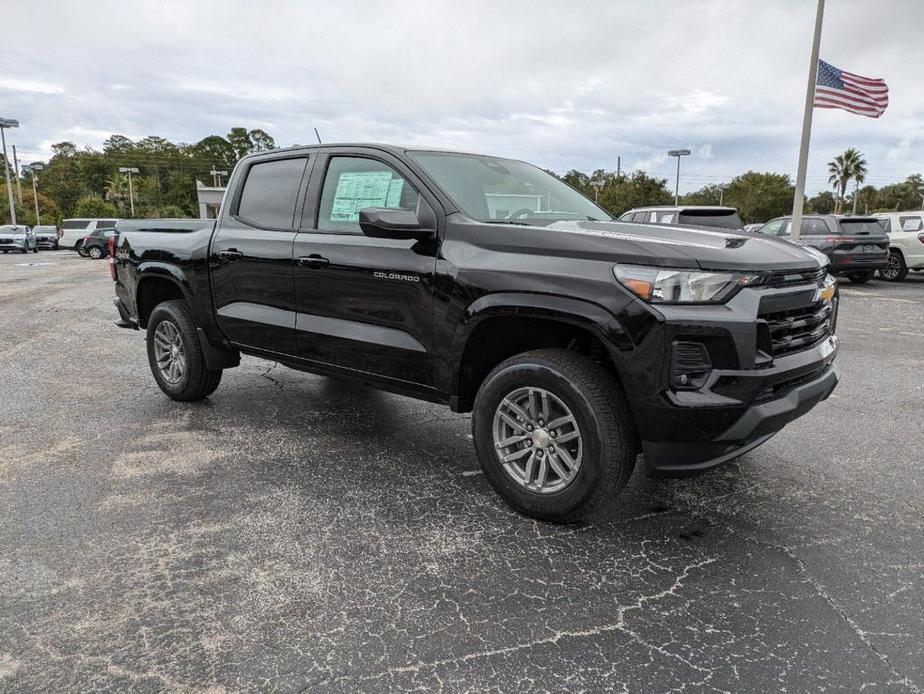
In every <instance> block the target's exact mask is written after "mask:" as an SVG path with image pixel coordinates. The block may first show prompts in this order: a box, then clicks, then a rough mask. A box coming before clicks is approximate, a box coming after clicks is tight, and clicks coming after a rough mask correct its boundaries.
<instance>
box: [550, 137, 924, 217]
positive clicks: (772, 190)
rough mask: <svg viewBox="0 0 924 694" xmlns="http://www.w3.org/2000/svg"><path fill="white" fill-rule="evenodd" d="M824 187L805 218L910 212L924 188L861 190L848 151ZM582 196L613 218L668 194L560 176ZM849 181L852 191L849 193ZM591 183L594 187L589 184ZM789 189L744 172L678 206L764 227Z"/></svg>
mask: <svg viewBox="0 0 924 694" xmlns="http://www.w3.org/2000/svg"><path fill="white" fill-rule="evenodd" d="M828 173H829V183H830V184H831V185H832V187H833V190H834V192H831V191H822V192H820V193H818V194H817V195H815V196H813V197H810V198H807V199H806V201H805V209H804V212H806V213H810V214H811V213H814V214H833V213H840V212H844V211H850V212H855V213H858V214H870V213H873V212H886V211H896V210H912V209H918V208H920V207H921V196H920V194H919V189H920V188H921V186H924V178H922V176H921V175H920V174H912V175H911V176H908V178H906V179H905V180H904V181H900V182H897V183H892V184H889V185H886V186H882V187H881V188H877V187H875V186H872V185H866V186H862V187H861V184H862V183H863V182H864V181H865V178H866V173H867V170H866V161H865V160H864V159H863V155H862V154H860V152H858V151H857V150H856V149H853V148H851V149H848V150H847V151H845V152H844V154H841V155H838V156H837V157H835V158H834V159H833V160H832V161H831V162H829V164H828ZM561 178H562V180H564V181H565V182H566V183H568V184H569V185H571V186H573V187H574V188H577V189H578V190H580V191H581V192H582V193H584V195H586V196H587V197H589V198H591V199H594V196H595V195H596V196H597V200H598V202H599V204H600V206H601V207H603V208H604V209H605V210H606V211H607V212H609V213H610V214H613V215H617V216H618V215H620V214H622V213H623V212H625V211H626V210H630V209H632V208H633V207H640V206H643V205H670V204H673V202H674V195H673V193H672V192H671V190H670V188H669V186H668V179H666V178H653V177H651V176H649V175H647V174H646V173H644V172H642V171H635V172H633V173H629V174H626V173H616V172H613V171H605V170H603V169H598V170H596V171H594V172H592V173H589V174H588V173H583V172H581V171H576V170H571V171H569V172H568V173H566V174H564V175H563V176H562V177H561ZM851 181H852V182H853V183H854V186H853V190H852V191H851V190H849V188H850V185H849V184H850V183H851ZM594 184H596V185H594ZM794 195H795V186H794V185H793V182H792V179H791V178H790V177H789V176H787V175H785V174H778V173H770V172H765V173H759V172H757V171H748V172H746V173H743V174H741V175H740V176H736V177H734V178H733V179H731V180H730V181H729V182H728V183H724V184H718V183H716V184H710V185H706V186H703V187H702V188H700V189H699V190H696V191H693V192H691V193H687V194H686V195H681V196H680V203H681V204H683V205H719V204H720V203H721V204H724V205H726V206H729V207H736V208H737V209H738V213H739V215H740V216H741V219H742V221H743V222H744V223H745V224H751V223H757V222H766V221H767V220H769V219H773V218H774V217H780V216H783V215H788V214H790V213H791V212H792V201H793V196H794Z"/></svg>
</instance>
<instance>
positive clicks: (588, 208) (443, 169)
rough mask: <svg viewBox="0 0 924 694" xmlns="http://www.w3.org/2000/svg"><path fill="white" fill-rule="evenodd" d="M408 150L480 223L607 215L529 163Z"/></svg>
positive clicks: (548, 221) (542, 221) (593, 218)
mask: <svg viewBox="0 0 924 694" xmlns="http://www.w3.org/2000/svg"><path fill="white" fill-rule="evenodd" d="M409 154H410V156H411V158H412V159H414V160H415V161H416V162H417V163H418V164H420V165H421V166H422V167H423V169H424V170H425V171H426V172H427V173H428V174H429V175H430V176H431V177H432V178H433V180H435V181H436V182H437V184H439V186H440V187H441V188H442V189H443V190H444V191H445V192H446V194H447V195H448V196H449V197H450V198H452V200H453V202H454V203H455V204H456V205H457V206H458V207H459V209H461V210H462V211H463V212H464V213H465V214H467V215H468V216H469V217H471V218H472V219H476V220H478V221H481V222H492V223H497V224H501V223H507V224H551V223H552V222H557V221H561V220H565V219H580V220H591V221H602V220H606V221H609V220H611V219H612V217H610V215H609V214H607V213H606V212H605V211H604V210H603V209H601V208H600V207H597V206H596V205H595V204H593V203H592V202H591V201H590V200H588V199H587V198H585V197H584V196H583V195H581V194H580V193H578V192H577V191H576V190H573V189H572V188H571V187H569V186H568V185H567V184H565V183H563V182H562V181H559V180H558V179H557V178H555V177H554V176H552V175H551V174H549V173H546V172H545V171H543V170H542V169H540V168H537V167H535V166H532V165H531V164H526V163H524V162H521V161H514V160H512V159H499V158H497V157H483V156H477V155H473V154H447V153H445V152H410V153H409Z"/></svg>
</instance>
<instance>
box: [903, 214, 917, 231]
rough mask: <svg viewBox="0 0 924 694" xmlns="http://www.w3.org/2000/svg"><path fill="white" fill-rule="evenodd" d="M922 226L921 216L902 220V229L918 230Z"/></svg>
mask: <svg viewBox="0 0 924 694" xmlns="http://www.w3.org/2000/svg"><path fill="white" fill-rule="evenodd" d="M920 228H921V218H920V217H905V218H904V219H903V220H902V231H918V230H919V229H920Z"/></svg>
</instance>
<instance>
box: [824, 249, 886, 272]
mask: <svg viewBox="0 0 924 694" xmlns="http://www.w3.org/2000/svg"><path fill="white" fill-rule="evenodd" d="M888 264H889V254H888V253H883V254H882V255H874V256H873V257H868V256H864V255H847V256H835V257H833V258H832V259H831V265H830V270H831V272H837V273H845V272H862V271H864V270H881V269H882V268H884V267H886V266H887V265H888Z"/></svg>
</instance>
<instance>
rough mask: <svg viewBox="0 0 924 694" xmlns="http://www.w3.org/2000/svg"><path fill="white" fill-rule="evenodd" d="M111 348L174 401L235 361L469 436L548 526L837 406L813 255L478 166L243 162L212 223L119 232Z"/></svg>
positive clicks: (352, 152)
mask: <svg viewBox="0 0 924 694" xmlns="http://www.w3.org/2000/svg"><path fill="white" fill-rule="evenodd" d="M116 228H117V231H118V234H117V235H116V236H114V237H113V238H112V240H111V241H110V244H111V246H110V253H109V256H110V260H109V262H110V270H111V274H112V278H113V280H114V281H115V290H116V296H117V298H116V300H115V303H116V307H117V308H118V311H119V314H120V320H119V322H118V325H120V326H121V327H126V328H135V329H138V328H141V329H143V330H145V331H146V342H147V356H148V361H149V363H150V367H151V371H152V373H153V376H154V379H155V380H156V381H157V384H158V385H159V386H160V388H161V390H163V392H164V393H165V394H166V395H167V396H168V397H170V398H173V399H174V400H180V401H188V400H198V399H201V398H205V397H207V396H209V395H210V394H211V393H212V392H213V391H215V389H216V388H217V387H218V384H219V381H220V380H221V376H222V371H223V370H224V369H227V368H231V367H234V366H237V365H238V363H239V361H240V355H241V354H247V355H251V356H255V357H260V358H263V359H269V360H273V361H276V362H279V363H281V364H283V365H285V366H288V367H291V368H293V369H298V370H302V371H309V372H314V373H318V374H324V375H328V376H333V377H337V378H344V379H352V380H355V381H359V382H362V383H365V384H368V385H369V386H372V387H375V388H380V389H384V390H387V391H391V392H395V393H400V394H403V395H407V396H411V397H415V398H420V399H424V400H428V401H432V402H435V403H441V404H444V405H448V406H449V407H450V408H451V409H452V410H454V411H456V412H468V411H471V412H472V413H473V414H472V431H473V438H474V445H475V450H476V453H477V457H478V459H479V462H480V464H481V466H482V468H483V470H484V473H485V475H486V477H487V479H488V480H489V482H490V483H491V485H492V486H493V487H494V489H496V490H497V492H499V493H500V495H501V496H502V497H503V498H504V499H505V500H506V501H507V502H508V503H509V504H510V505H512V506H513V507H514V508H516V509H517V510H519V511H520V512H522V513H525V514H527V515H530V516H533V517H536V518H540V519H544V520H550V521H558V522H569V521H574V520H576V519H579V518H581V517H584V516H587V515H588V514H590V513H591V512H593V511H595V510H596V509H598V508H600V507H601V505H603V504H605V502H608V501H609V500H611V499H613V498H615V497H616V495H617V493H618V492H619V490H620V489H621V488H622V487H623V486H624V485H625V484H626V482H627V480H628V479H629V475H630V473H631V472H632V471H633V468H634V466H635V465H636V461H637V458H638V457H639V454H640V453H641V454H642V460H643V465H644V466H645V469H646V470H647V472H648V473H649V474H652V475H682V474H687V473H692V472H695V471H699V470H704V469H706V468H710V467H712V466H714V465H717V464H720V463H722V462H724V461H728V460H731V459H733V458H735V457H737V456H739V455H741V454H742V453H744V452H746V451H749V450H751V449H753V448H755V447H756V446H759V445H760V444H762V443H764V442H765V441H766V440H767V439H769V438H770V437H771V436H773V435H774V434H775V433H776V432H778V431H779V430H780V429H781V428H782V427H783V426H784V425H785V424H787V423H788V422H790V421H792V420H794V419H796V418H797V417H800V416H801V415H803V414H805V413H806V412H808V411H809V410H810V409H811V408H812V407H814V406H815V405H816V404H817V403H819V402H820V401H822V400H824V399H825V398H827V397H828V395H829V394H830V393H831V391H832V390H833V389H834V387H835V386H836V384H837V381H838V371H837V368H836V366H835V365H834V364H833V361H834V358H835V356H836V354H837V350H838V342H837V337H836V336H835V334H834V333H835V324H836V320H837V307H838V293H837V286H836V283H835V281H834V279H833V278H832V277H830V276H829V274H828V272H827V265H826V264H827V260H826V259H825V258H824V257H823V256H822V255H821V254H819V253H817V252H813V251H810V250H806V249H805V248H802V247H800V246H798V245H795V244H792V243H789V242H787V241H784V240H779V239H774V238H769V237H763V236H756V235H747V234H744V233H738V232H735V231H726V230H716V229H700V228H694V227H678V226H668V225H660V224H650V223H649V224H634V223H625V222H618V221H615V220H614V219H613V218H612V217H611V216H610V215H609V214H607V212H605V211H604V210H603V209H601V208H600V207H598V206H596V205H595V204H594V203H593V202H591V201H590V200H588V199H587V198H585V197H584V196H583V195H581V194H580V193H578V192H576V191H575V190H573V189H572V188H570V187H569V186H567V185H566V184H565V183H563V182H562V181H560V180H559V179H557V178H556V177H555V176H553V175H551V174H549V173H546V172H545V171H543V170H541V169H539V168H537V167H534V166H531V165H529V164H527V163H524V162H521V161H516V160H511V159H503V158H498V157H492V156H480V155H472V154H461V153H453V152H446V151H434V150H424V149H406V148H401V147H396V146H385V145H317V146H311V147H295V148H291V149H281V150H274V151H272V152H263V153H260V154H255V155H250V156H247V157H244V158H243V159H242V160H241V161H240V162H239V163H238V165H237V166H236V167H235V169H234V172H233V173H232V176H231V179H230V181H229V184H228V189H227V193H226V194H225V198H224V201H223V203H222V205H221V209H220V211H219V214H218V218H217V219H216V220H214V221H210V220H176V221H164V220H152V221H148V222H143V221H120V222H119V223H118V226H117V227H116Z"/></svg>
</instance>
